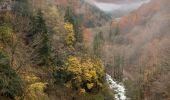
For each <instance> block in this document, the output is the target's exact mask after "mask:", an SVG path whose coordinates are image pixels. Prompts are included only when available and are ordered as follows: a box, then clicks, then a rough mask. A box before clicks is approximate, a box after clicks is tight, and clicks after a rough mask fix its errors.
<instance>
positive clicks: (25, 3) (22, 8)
mask: <svg viewBox="0 0 170 100" xmlns="http://www.w3.org/2000/svg"><path fill="white" fill-rule="evenodd" d="M12 10H13V11H14V12H15V13H17V14H21V15H22V16H31V15H32V5H31V2H30V0H17V1H16V2H15V5H14V7H13V9H12Z"/></svg>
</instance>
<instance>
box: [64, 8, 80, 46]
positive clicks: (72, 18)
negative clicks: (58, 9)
mask: <svg viewBox="0 0 170 100" xmlns="http://www.w3.org/2000/svg"><path fill="white" fill-rule="evenodd" d="M64 20H65V22H69V23H71V24H73V28H74V32H75V38H76V42H79V43H82V42H83V35H82V33H81V30H80V23H79V21H78V18H77V17H76V15H75V14H74V12H73V10H72V9H71V8H70V7H67V9H66V12H65V16H64Z"/></svg>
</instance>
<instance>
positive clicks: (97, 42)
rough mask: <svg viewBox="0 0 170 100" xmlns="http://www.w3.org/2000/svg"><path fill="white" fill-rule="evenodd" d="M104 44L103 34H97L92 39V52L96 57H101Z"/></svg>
mask: <svg viewBox="0 0 170 100" xmlns="http://www.w3.org/2000/svg"><path fill="white" fill-rule="evenodd" d="M103 43H104V37H103V33H102V32H99V33H98V34H96V36H95V37H94V41H93V52H94V55H95V56H96V57H101V51H102V44H103Z"/></svg>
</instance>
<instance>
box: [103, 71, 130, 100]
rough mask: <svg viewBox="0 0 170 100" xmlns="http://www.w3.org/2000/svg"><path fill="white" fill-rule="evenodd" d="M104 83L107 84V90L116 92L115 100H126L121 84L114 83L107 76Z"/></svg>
mask: <svg viewBox="0 0 170 100" xmlns="http://www.w3.org/2000/svg"><path fill="white" fill-rule="evenodd" d="M106 82H107V83H108V84H109V88H110V89H113V90H114V91H115V92H116V94H115V100H127V97H126V95H125V94H126V91H125V87H124V85H123V84H122V83H118V82H116V81H114V80H113V78H112V77H111V76H110V75H109V74H106Z"/></svg>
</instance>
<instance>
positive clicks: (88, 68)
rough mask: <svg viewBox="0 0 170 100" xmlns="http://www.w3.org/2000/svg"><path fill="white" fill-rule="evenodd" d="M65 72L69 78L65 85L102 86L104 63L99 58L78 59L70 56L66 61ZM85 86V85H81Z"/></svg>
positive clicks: (75, 86)
mask: <svg viewBox="0 0 170 100" xmlns="http://www.w3.org/2000/svg"><path fill="white" fill-rule="evenodd" d="M66 68H67V73H68V75H69V77H70V76H71V79H70V80H69V81H68V82H67V84H66V86H67V87H73V88H88V89H89V90H90V89H92V88H93V87H94V84H95V85H97V86H98V87H102V82H101V80H102V78H103V76H104V65H103V63H102V61H101V60H92V59H91V58H85V59H83V60H82V59H80V58H79V57H75V56H70V57H69V58H68V62H67V63H66ZM81 86H85V87H81Z"/></svg>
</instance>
